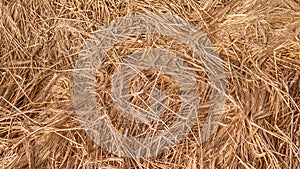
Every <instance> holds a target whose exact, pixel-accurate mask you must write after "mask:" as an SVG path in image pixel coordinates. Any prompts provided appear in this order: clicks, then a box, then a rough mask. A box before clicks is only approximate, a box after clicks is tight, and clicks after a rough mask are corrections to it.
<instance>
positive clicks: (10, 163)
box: [0, 0, 300, 169]
mask: <svg viewBox="0 0 300 169" xmlns="http://www.w3.org/2000/svg"><path fill="white" fill-rule="evenodd" d="M0 4H2V8H1V12H0V32H1V33H0V58H1V59H0V167H1V168H190V169H191V168H295V169H296V168H299V166H300V150H299V149H300V117H299V116H300V113H299V112H300V13H299V11H300V4H299V1H298V0H295V1H293V0H273V1H267V0H242V1H239V0H207V1H204V0H201V1H199V2H198V1H197V2H196V1H192V0H179V1H177V2H175V1H134V0H128V1H118V0H115V1H109V0H104V1H94V0H90V1H88V0H83V1H79V0H72V1H71V0H57V1H46V0H39V1H38V0H28V1H26V2H25V1H21V0H13V1H8V0H2V1H1V3H0ZM149 11H151V12H155V11H162V12H166V13H169V14H174V15H179V16H180V17H182V18H185V19H186V20H188V21H190V22H192V23H194V24H195V25H197V27H198V28H199V29H200V30H202V31H203V32H205V33H206V34H207V35H208V36H209V38H210V39H211V40H212V42H213V44H214V46H215V47H216V50H217V51H218V52H219V53H220V57H221V58H222V59H223V60H224V61H225V63H226V64H224V67H225V69H226V75H227V84H226V85H227V94H228V96H229V97H228V100H227V107H226V109H227V112H226V114H225V115H224V116H223V118H222V124H221V125H220V127H219V128H218V132H216V133H215V134H214V135H213V136H212V137H211V138H210V139H209V140H208V141H206V142H205V143H204V144H200V143H199V142H197V140H195V139H194V135H197V134H199V132H200V129H201V125H202V124H201V123H200V122H201V119H203V117H199V124H198V125H197V126H195V129H194V130H193V132H191V136H190V137H188V138H187V139H186V140H185V141H183V142H182V143H181V144H179V145H176V146H174V147H172V148H171V149H170V150H169V151H167V152H164V153H163V154H162V155H160V156H157V157H152V158H146V159H129V158H121V157H117V156H115V155H112V154H110V153H108V152H106V151H105V150H102V149H100V148H99V147H97V146H96V145H95V144H94V143H93V142H92V141H91V140H90V139H89V138H88V136H87V135H86V134H85V132H84V130H83V129H82V126H80V123H79V120H78V117H77V116H76V114H75V113H74V110H73V103H72V94H71V87H72V85H71V81H72V69H73V68H74V65H75V63H74V62H75V60H76V58H77V57H78V53H79V52H80V51H81V50H82V49H83V47H84V44H85V40H86V39H87V38H89V37H90V36H91V35H92V34H93V32H94V31H96V30H98V29H100V28H101V27H102V26H104V25H105V24H107V23H109V22H110V21H112V20H113V19H114V18H116V17H121V16H124V15H126V14H131V13H140V12H149ZM138 38H140V39H141V40H142V41H143V38H142V37H137V39H138ZM162 39H165V41H163V40H162V41H155V43H156V45H158V46H161V47H164V48H169V49H170V50H176V51H180V50H182V52H186V53H188V54H189V52H188V49H187V48H185V47H184V44H178V45H173V46H172V45H170V44H169V43H166V41H167V40H168V38H167V37H162ZM150 40H151V39H150ZM152 40H153V39H152ZM147 43H150V45H151V44H153V42H152V41H150V42H149V39H148V41H147V38H146V40H145V42H144V43H141V44H137V43H136V42H135V41H126V42H123V43H121V44H119V46H120V47H123V48H124V50H119V51H116V52H117V53H113V52H111V55H114V54H120V55H121V54H126V53H128V52H132V48H136V47H137V48H139V47H143V46H144V45H147ZM139 45H140V46H139ZM148 45H149V44H148ZM180 45H183V46H180ZM179 53H180V52H179ZM149 78H151V77H149ZM152 78H153V77H152ZM165 78H166V79H167V80H165V82H164V81H163V80H162V82H161V83H170V82H172V79H168V78H167V77H165ZM171 88H172V86H171ZM173 88H174V90H176V86H173ZM166 90H167V89H166ZM206 90H207V91H206V92H204V94H206V95H208V94H209V90H210V89H209V88H206ZM204 109H205V108H204ZM116 125H119V126H121V125H122V124H116ZM120 128H121V129H122V126H121V127H120Z"/></svg>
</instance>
